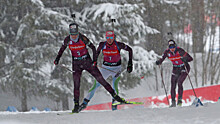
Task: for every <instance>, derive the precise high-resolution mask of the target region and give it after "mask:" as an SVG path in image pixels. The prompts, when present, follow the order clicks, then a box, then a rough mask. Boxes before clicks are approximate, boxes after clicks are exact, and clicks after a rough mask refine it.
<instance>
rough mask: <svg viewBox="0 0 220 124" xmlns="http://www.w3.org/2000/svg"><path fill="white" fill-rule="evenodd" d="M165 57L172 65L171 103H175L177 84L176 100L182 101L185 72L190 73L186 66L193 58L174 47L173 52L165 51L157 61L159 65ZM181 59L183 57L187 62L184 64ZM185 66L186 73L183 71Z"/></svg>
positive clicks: (188, 66) (188, 67)
mask: <svg viewBox="0 0 220 124" xmlns="http://www.w3.org/2000/svg"><path fill="white" fill-rule="evenodd" d="M166 57H167V58H168V59H169V60H170V61H171V62H172V63H173V71H172V77H171V98H172V101H175V97H176V85H177V84H178V99H182V96H183V81H184V80H185V79H186V77H187V72H188V73H189V71H190V65H189V64H188V62H190V61H192V60H193V58H192V57H191V56H190V55H189V54H188V53H187V52H185V51H184V50H183V49H182V48H180V47H176V49H175V51H174V52H171V51H170V50H169V49H167V50H165V51H164V53H163V56H162V58H161V59H160V60H159V62H160V64H161V63H162V62H163V61H164V59H165V58H166ZM181 57H185V58H186V60H187V62H186V63H184V62H183V61H182V60H181ZM185 66H186V68H187V72H186V70H185Z"/></svg>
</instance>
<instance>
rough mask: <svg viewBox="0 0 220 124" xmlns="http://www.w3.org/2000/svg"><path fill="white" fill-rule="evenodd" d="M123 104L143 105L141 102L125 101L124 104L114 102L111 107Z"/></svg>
mask: <svg viewBox="0 0 220 124" xmlns="http://www.w3.org/2000/svg"><path fill="white" fill-rule="evenodd" d="M123 104H134V105H143V104H144V103H143V102H135V101H126V102H125V103H121V102H116V103H113V104H112V105H123Z"/></svg>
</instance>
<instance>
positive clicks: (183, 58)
mask: <svg viewBox="0 0 220 124" xmlns="http://www.w3.org/2000/svg"><path fill="white" fill-rule="evenodd" d="M180 59H181V60H182V61H183V62H184V63H187V62H188V60H187V58H186V57H182V58H180Z"/></svg>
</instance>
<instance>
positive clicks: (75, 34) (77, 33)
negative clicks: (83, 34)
mask: <svg viewBox="0 0 220 124" xmlns="http://www.w3.org/2000/svg"><path fill="white" fill-rule="evenodd" d="M78 34H79V32H78V33H70V35H78Z"/></svg>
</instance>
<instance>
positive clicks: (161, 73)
mask: <svg viewBox="0 0 220 124" xmlns="http://www.w3.org/2000/svg"><path fill="white" fill-rule="evenodd" d="M159 69H160V75H161V79H162V84H163V87H164V91H165V93H166V97H167V102H168V105H169V106H170V102H169V99H168V96H167V90H166V87H165V84H164V81H163V72H162V67H161V68H160V65H159Z"/></svg>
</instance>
